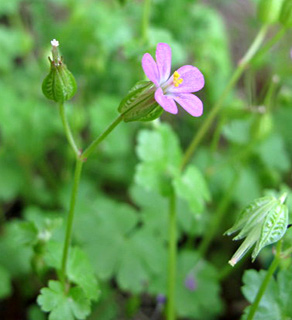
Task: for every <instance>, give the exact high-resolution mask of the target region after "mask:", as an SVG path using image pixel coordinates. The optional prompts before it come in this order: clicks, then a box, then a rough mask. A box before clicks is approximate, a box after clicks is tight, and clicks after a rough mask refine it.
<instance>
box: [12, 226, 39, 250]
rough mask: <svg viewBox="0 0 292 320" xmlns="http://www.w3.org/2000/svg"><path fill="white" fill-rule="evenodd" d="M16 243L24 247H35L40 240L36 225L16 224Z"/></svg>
mask: <svg viewBox="0 0 292 320" xmlns="http://www.w3.org/2000/svg"><path fill="white" fill-rule="evenodd" d="M14 227H15V234H16V239H15V240H16V241H17V242H18V243H20V244H23V245H34V244H36V243H37V240H38V230H37V228H36V226H35V224H34V223H32V222H28V221H19V222H17V223H15V224H14Z"/></svg>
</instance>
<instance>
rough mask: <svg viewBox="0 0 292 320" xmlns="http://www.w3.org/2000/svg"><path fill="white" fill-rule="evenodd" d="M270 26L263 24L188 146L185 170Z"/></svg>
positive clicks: (184, 164) (184, 162)
mask: <svg viewBox="0 0 292 320" xmlns="http://www.w3.org/2000/svg"><path fill="white" fill-rule="evenodd" d="M267 30H268V26H265V25H264V26H262V28H261V29H260V31H259V33H258V34H257V36H256V38H255V39H254V41H253V43H252V44H251V46H250V48H249V49H248V51H247V52H246V54H245V55H244V57H243V58H242V59H241V61H240V63H239V64H238V66H237V68H236V70H235V71H234V73H233V75H232V77H231V79H230V81H229V82H228V84H227V85H226V87H225V89H224V91H223V92H222V94H221V96H220V98H219V99H218V100H217V102H216V104H215V106H214V108H213V109H212V110H211V112H210V113H209V115H208V118H207V119H206V120H205V122H204V123H203V125H202V126H201V128H200V130H199V131H198V132H197V134H196V135H195V136H194V138H193V140H192V141H191V143H190V145H189V147H188V148H187V150H186V152H185V154H184V158H183V161H182V163H181V169H182V170H183V169H184V167H185V166H186V164H187V163H188V162H189V161H190V159H191V157H192V155H193V153H194V152H195V150H196V148H197V146H198V144H199V143H200V142H201V140H202V138H203V137H204V135H205V134H206V133H207V131H208V130H209V128H210V126H211V125H212V123H213V121H214V119H215V117H216V116H217V113H218V112H219V110H220V109H221V107H222V105H223V103H224V102H225V99H226V98H227V97H228V95H229V93H230V91H231V90H232V88H233V87H234V86H235V84H236V83H237V81H238V80H239V78H240V76H241V75H242V73H243V71H244V70H245V69H246V67H247V66H248V63H249V62H250V60H251V59H252V58H253V56H254V55H255V54H256V52H257V51H258V50H259V47H260V46H261V44H262V43H263V41H264V38H265V35H266V33H267Z"/></svg>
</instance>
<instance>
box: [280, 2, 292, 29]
mask: <svg viewBox="0 0 292 320" xmlns="http://www.w3.org/2000/svg"><path fill="white" fill-rule="evenodd" d="M280 22H281V23H282V24H283V26H285V27H286V28H291V27H292V1H291V0H286V1H284V3H283V6H282V10H281V15H280Z"/></svg>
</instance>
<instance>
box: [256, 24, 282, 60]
mask: <svg viewBox="0 0 292 320" xmlns="http://www.w3.org/2000/svg"><path fill="white" fill-rule="evenodd" d="M286 31H287V28H286V27H284V26H283V27H282V28H281V29H280V30H279V31H278V32H277V33H276V34H275V35H274V36H273V37H272V38H271V39H270V40H268V41H267V43H266V44H265V45H264V46H263V47H262V48H261V49H260V50H259V51H258V52H257V54H256V55H255V56H254V58H253V60H254V59H257V58H258V57H260V56H263V55H265V54H266V53H267V52H268V51H269V50H270V49H271V48H272V47H273V46H274V45H275V44H276V43H277V42H278V41H279V40H280V39H281V38H282V37H283V36H284V34H285V33H286Z"/></svg>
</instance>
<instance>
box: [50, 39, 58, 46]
mask: <svg viewBox="0 0 292 320" xmlns="http://www.w3.org/2000/svg"><path fill="white" fill-rule="evenodd" d="M51 45H52V46H53V47H58V46H59V41H57V40H56V39H53V40H52V41H51Z"/></svg>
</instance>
